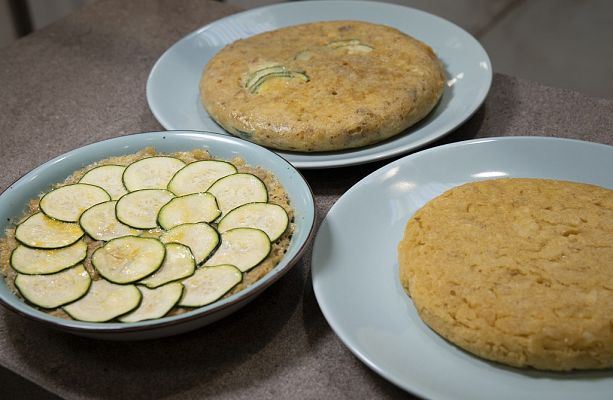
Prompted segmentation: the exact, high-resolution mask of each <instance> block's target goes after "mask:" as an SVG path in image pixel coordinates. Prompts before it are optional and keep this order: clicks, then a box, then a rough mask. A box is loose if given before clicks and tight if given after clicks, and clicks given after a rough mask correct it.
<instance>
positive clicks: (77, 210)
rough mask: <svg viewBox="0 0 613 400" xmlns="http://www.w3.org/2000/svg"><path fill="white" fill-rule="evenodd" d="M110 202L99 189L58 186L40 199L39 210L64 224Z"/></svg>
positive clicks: (82, 186) (80, 186)
mask: <svg viewBox="0 0 613 400" xmlns="http://www.w3.org/2000/svg"><path fill="white" fill-rule="evenodd" d="M109 200H111V196H110V195H109V194H108V193H107V192H106V191H105V190H104V189H102V188H101V187H99V186H94V185H89V184H87V183H75V184H74V185H66V186H60V187H59V188H57V189H54V190H52V191H50V192H48V193H47V194H45V195H44V196H43V197H42V199H40V209H41V211H42V212H44V213H45V214H46V215H47V216H49V217H51V218H53V219H57V220H59V221H64V222H77V221H78V220H79V217H80V216H81V214H83V211H85V210H87V209H88V208H90V207H91V206H93V205H95V204H98V203H103V202H105V201H109Z"/></svg>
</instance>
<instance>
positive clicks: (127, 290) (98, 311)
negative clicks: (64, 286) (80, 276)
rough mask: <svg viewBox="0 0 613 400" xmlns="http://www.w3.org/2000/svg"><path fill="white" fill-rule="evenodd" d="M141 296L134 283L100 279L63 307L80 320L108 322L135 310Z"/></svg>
mask: <svg viewBox="0 0 613 400" xmlns="http://www.w3.org/2000/svg"><path fill="white" fill-rule="evenodd" d="M141 298H142V295H141V293H140V291H139V290H138V289H137V288H136V286H134V285H116V284H114V283H111V282H109V281H107V280H104V279H99V280H97V281H93V282H92V284H91V286H90V288H89V291H88V292H87V294H86V295H85V296H83V297H81V298H80V299H79V300H77V301H75V302H74V303H70V304H68V305H66V306H64V307H62V308H63V310H64V311H66V313H67V314H68V315H70V316H71V317H72V318H73V319H76V320H79V321H87V322H107V321H110V320H112V319H113V318H116V317H118V316H120V315H123V314H126V313H129V312H130V311H132V310H134V309H135V308H136V307H138V305H139V304H140V302H141Z"/></svg>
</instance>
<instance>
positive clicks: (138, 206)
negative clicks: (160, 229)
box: [115, 189, 174, 229]
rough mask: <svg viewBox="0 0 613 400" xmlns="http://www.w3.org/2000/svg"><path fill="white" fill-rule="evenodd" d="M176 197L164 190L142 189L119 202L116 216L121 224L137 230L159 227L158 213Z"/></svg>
mask: <svg viewBox="0 0 613 400" xmlns="http://www.w3.org/2000/svg"><path fill="white" fill-rule="evenodd" d="M173 197H174V195H173V194H172V193H171V192H169V191H168V190H164V189H142V190H137V191H135V192H130V193H128V194H126V195H125V196H123V197H122V198H121V199H119V200H117V204H116V205H115V214H116V216H117V219H118V220H119V221H120V222H123V223H124V224H126V225H129V226H131V227H132V228H137V229H153V228H155V227H157V219H158V213H159V212H160V209H161V208H162V206H164V204H166V203H168V202H169V201H170V200H172V198H173Z"/></svg>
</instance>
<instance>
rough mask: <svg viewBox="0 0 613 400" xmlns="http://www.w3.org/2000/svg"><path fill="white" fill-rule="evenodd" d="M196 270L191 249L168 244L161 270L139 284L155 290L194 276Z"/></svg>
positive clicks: (177, 244) (176, 244)
mask: <svg viewBox="0 0 613 400" xmlns="http://www.w3.org/2000/svg"><path fill="white" fill-rule="evenodd" d="M195 270H196V260H195V259H194V256H193V255H192V252H191V250H190V249H189V247H187V246H184V245H182V244H179V243H168V244H166V258H164V262H163V263H162V266H161V267H160V269H158V270H157V271H155V272H154V273H153V274H151V275H149V276H148V277H146V278H144V279H141V280H140V282H139V283H141V284H143V285H145V286H147V287H148V288H150V289H154V288H156V287H158V286H162V285H165V284H167V283H168V282H173V281H178V280H180V279H183V278H187V277H188V276H190V275H192V274H193V273H194V271H195Z"/></svg>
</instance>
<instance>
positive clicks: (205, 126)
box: [147, 0, 492, 168]
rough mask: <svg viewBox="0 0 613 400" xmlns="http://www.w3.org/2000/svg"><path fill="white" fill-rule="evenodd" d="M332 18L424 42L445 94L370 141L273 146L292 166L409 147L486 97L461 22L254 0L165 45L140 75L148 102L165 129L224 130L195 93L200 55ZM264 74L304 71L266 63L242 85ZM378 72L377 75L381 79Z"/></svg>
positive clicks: (383, 7)
mask: <svg viewBox="0 0 613 400" xmlns="http://www.w3.org/2000/svg"><path fill="white" fill-rule="evenodd" d="M332 20H356V21H364V22H370V23H375V24H383V25H387V26H390V27H392V28H396V29H398V30H400V31H402V32H404V33H406V34H408V35H410V36H412V37H414V38H416V39H418V40H421V41H423V42H425V43H426V44H428V45H429V46H430V47H431V48H432V49H433V50H434V52H435V53H436V54H437V56H438V57H439V58H440V60H441V61H442V63H443V64H444V69H445V74H446V84H445V88H444V94H443V96H442V98H441V100H440V102H439V103H438V105H437V106H436V107H435V109H434V110H433V111H432V112H431V113H430V114H429V115H427V116H426V118H425V119H423V120H422V121H420V122H419V123H417V124H416V125H414V126H412V127H410V128H409V129H407V130H405V131H404V132H402V133H400V134H398V135H396V136H393V137H392V138H390V139H387V140H384V141H382V142H379V143H377V144H373V145H369V146H365V147H358V148H355V149H348V150H340V151H329V152H293V151H278V153H279V154H281V155H282V156H283V157H284V158H285V159H287V160H288V161H289V162H291V163H292V164H293V165H294V166H295V167H297V168H331V167H343V166H349V165H357V164H363V163H368V162H373V161H378V160H383V159H386V158H390V157H394V156H398V155H401V154H405V153H408V152H410V151H414V150H415V149H418V148H420V147H423V146H425V145H427V144H429V143H431V142H433V141H435V140H437V139H439V138H441V137H443V136H444V135H446V134H448V133H450V132H451V131H453V130H454V129H455V128H457V127H458V126H460V125H461V124H462V123H463V122H464V121H466V120H467V119H468V118H469V117H470V116H471V115H472V114H473V113H474V112H475V111H476V110H477V109H478V108H479V107H480V106H481V104H482V103H483V101H484V100H485V98H486V95H487V93H488V91H489V88H490V85H491V82H492V68H491V63H490V60H489V57H488V55H487V53H486V51H485V50H484V49H483V47H482V46H481V45H480V44H479V42H478V41H477V40H476V39H475V38H474V37H473V36H471V35H470V34H469V33H468V32H466V31H464V30H463V29H461V28H460V27H458V26H456V25H454V24H453V23H451V22H449V21H447V20H444V19H442V18H440V17H437V16H435V15H432V14H428V13H426V12H423V11H420V10H416V9H413V8H409V7H405V6H402V5H398V4H386V3H382V2H373V1H359V2H348V1H343V0H323V1H299V2H286V3H280V4H274V5H270V6H266V7H260V8H255V9H252V10H248V11H244V12H240V13H237V14H233V15H231V16H228V17H225V18H221V19H219V20H217V21H214V22H213V23H211V24H209V25H206V26H204V27H202V28H200V29H198V30H196V31H194V32H192V33H190V34H189V35H187V36H185V37H184V38H182V39H181V40H179V41H178V42H176V43H175V44H174V45H172V46H171V47H170V48H169V49H168V50H166V52H164V53H163V54H162V55H161V56H160V58H159V59H158V61H157V62H156V64H155V65H154V67H153V68H152V70H151V73H150V75H149V78H148V80H147V102H148V104H149V108H150V109H151V111H152V113H153V114H154V116H155V117H156V119H157V120H158V121H159V122H160V124H161V125H162V126H164V127H165V128H166V129H194V130H205V131H213V132H218V133H223V134H228V133H227V132H226V131H225V130H224V129H223V128H221V127H220V126H219V125H218V124H217V123H216V122H215V121H214V120H213V119H212V118H211V117H210V116H209V115H208V114H207V112H206V111H205V110H204V107H203V106H202V104H201V101H200V93H199V82H200V79H201V76H202V72H203V69H204V67H205V65H206V64H207V62H208V61H209V60H210V59H211V58H212V57H213V56H214V55H215V54H216V53H218V52H219V51H220V50H221V49H222V48H224V47H225V46H227V45H229V44H231V43H233V42H235V41H236V40H239V39H244V38H247V37H250V36H253V35H256V34H259V33H262V32H266V31H272V30H275V29H279V28H284V27H288V26H292V25H298V24H304V23H311V22H321V21H332ZM349 43H350V44H351V46H352V50H353V51H358V52H359V51H368V48H367V47H365V46H364V45H362V44H360V43H359V42H358V43H354V42H351V41H350V42H349ZM343 45H347V43H343ZM297 57H301V55H300V54H299V55H297ZM177 71H180V73H177ZM271 76H283V77H293V78H296V79H292V81H301V82H302V81H304V80H305V79H308V78H307V77H306V76H304V75H301V74H300V73H298V72H296V71H289V70H285V69H284V68H283V67H282V66H278V65H277V66H271V67H270V68H264V69H262V70H260V71H258V72H257V73H255V74H254V75H253V76H252V77H251V79H248V81H247V82H246V83H247V88H248V90H250V91H252V92H257V91H258V89H259V87H260V85H261V84H262V82H264V80H266V77H271ZM369 79H370V77H369ZM384 80H385V78H382V82H383V84H384ZM307 117H308V116H307Z"/></svg>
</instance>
